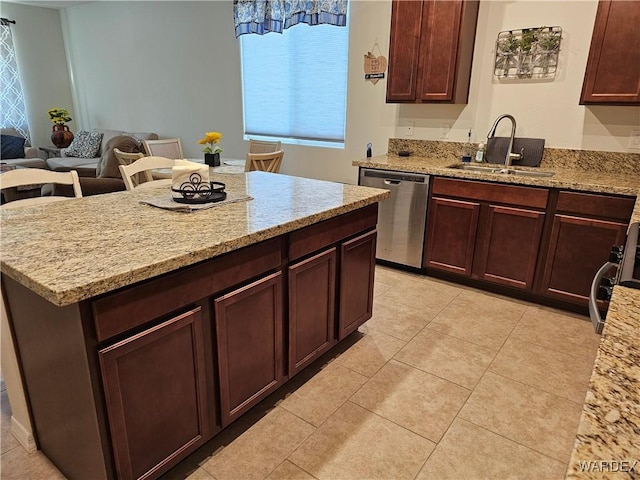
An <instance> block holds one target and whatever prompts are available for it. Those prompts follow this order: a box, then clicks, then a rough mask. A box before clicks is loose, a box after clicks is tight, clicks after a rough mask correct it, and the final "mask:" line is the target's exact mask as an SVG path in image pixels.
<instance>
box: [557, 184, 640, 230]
mask: <svg viewBox="0 0 640 480" xmlns="http://www.w3.org/2000/svg"><path fill="white" fill-rule="evenodd" d="M635 203H636V201H635V199H634V198H630V197H613V196H610V195H598V194H594V193H581V192H560V193H559V194H558V204H557V206H556V210H557V211H558V212H562V213H572V214H577V215H586V216H592V217H605V218H611V219H615V220H621V221H623V222H625V223H626V222H628V221H629V219H630V218H631V213H632V212H633V206H634V204H635Z"/></svg>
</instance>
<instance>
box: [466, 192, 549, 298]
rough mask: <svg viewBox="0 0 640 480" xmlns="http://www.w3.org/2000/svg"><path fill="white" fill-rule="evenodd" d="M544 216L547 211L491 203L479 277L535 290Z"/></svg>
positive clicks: (480, 258)
mask: <svg viewBox="0 0 640 480" xmlns="http://www.w3.org/2000/svg"><path fill="white" fill-rule="evenodd" d="M544 219H545V213H544V212H540V211H536V210H530V209H525V208H514V207H504V206H496V205H489V206H488V210H487V221H486V223H485V226H484V234H483V236H482V246H481V248H480V251H479V252H478V255H477V257H478V268H477V277H478V278H481V279H483V280H487V281H489V282H494V283H500V284H503V285H508V286H511V287H515V288H519V289H523V290H531V289H532V288H533V278H534V274H535V271H536V260H537V259H538V250H539V247H540V239H541V236H542V228H543V227H544Z"/></svg>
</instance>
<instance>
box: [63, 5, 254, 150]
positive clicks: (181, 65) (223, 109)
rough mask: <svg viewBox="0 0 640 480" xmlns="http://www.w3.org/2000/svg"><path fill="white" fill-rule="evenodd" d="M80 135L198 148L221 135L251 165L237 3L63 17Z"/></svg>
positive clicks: (81, 10) (95, 8) (80, 9)
mask: <svg viewBox="0 0 640 480" xmlns="http://www.w3.org/2000/svg"><path fill="white" fill-rule="evenodd" d="M62 15H63V24H64V25H65V32H66V36H65V41H66V44H67V51H68V56H69V61H70V66H71V71H72V74H73V79H74V92H75V98H76V101H77V104H78V106H79V108H78V110H79V118H80V120H81V127H82V128H84V129H91V128H96V127H98V128H108V129H115V130H126V131H132V132H138V131H144V132H155V133H157V134H158V135H160V137H173V136H178V137H181V139H182V146H183V150H184V153H185V155H186V156H187V157H201V156H202V153H201V149H202V147H201V146H200V145H198V144H197V140H198V139H199V138H201V137H202V136H204V133H205V132H206V131H212V130H217V131H220V132H222V133H223V135H224V139H223V141H222V146H223V148H224V149H225V154H226V155H227V156H229V157H237V156H239V157H240V158H244V155H245V153H246V146H245V145H244V142H243V141H242V92H241V87H240V53H239V47H238V43H237V41H236V39H235V36H234V33H233V9H232V3H231V2H229V1H224V2H93V3H88V4H84V5H78V6H72V7H70V8H67V9H66V10H65V11H63V14H62Z"/></svg>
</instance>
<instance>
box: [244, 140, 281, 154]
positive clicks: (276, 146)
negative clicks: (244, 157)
mask: <svg viewBox="0 0 640 480" xmlns="http://www.w3.org/2000/svg"><path fill="white" fill-rule="evenodd" d="M281 147H282V142H264V141H262V140H251V139H250V140H249V153H271V152H277V151H278V150H281Z"/></svg>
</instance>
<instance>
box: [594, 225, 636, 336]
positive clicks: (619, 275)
mask: <svg viewBox="0 0 640 480" xmlns="http://www.w3.org/2000/svg"><path fill="white" fill-rule="evenodd" d="M614 267H616V268H617V272H616V275H615V276H612V277H609V276H607V275H608V272H610V271H611V270H612V269H613V268H614ZM615 285H621V286H623V287H629V288H639V289H640V223H639V222H635V223H632V224H631V225H629V230H628V231H627V242H626V243H625V244H624V245H615V246H614V247H613V248H612V249H611V253H610V255H609V261H608V262H607V263H605V264H604V265H603V266H602V267H601V268H600V270H598V273H596V276H595V277H594V279H593V282H592V283H591V295H590V296H589V316H590V317H591V321H592V322H593V327H594V329H595V331H596V333H602V328H603V327H604V320H605V316H602V315H601V314H600V310H599V305H598V300H603V301H605V302H608V301H609V300H610V299H611V294H612V292H613V287H614V286H615Z"/></svg>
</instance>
